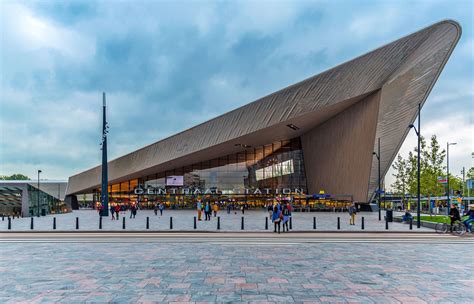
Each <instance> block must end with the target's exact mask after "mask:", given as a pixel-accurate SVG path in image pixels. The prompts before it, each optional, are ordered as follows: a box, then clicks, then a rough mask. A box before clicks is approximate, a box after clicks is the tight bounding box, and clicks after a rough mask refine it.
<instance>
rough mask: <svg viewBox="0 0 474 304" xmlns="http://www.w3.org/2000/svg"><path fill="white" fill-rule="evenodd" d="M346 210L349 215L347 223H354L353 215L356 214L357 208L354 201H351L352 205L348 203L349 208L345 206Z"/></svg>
mask: <svg viewBox="0 0 474 304" xmlns="http://www.w3.org/2000/svg"><path fill="white" fill-rule="evenodd" d="M347 212H349V215H350V219H349V225H355V216H356V212H357V209H356V207H355V205H354V203H352V205H350V206H349V208H347Z"/></svg>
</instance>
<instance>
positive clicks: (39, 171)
mask: <svg viewBox="0 0 474 304" xmlns="http://www.w3.org/2000/svg"><path fill="white" fill-rule="evenodd" d="M41 172H43V171H41V170H38V215H37V216H38V217H39V216H40V194H41V192H40V173H41Z"/></svg>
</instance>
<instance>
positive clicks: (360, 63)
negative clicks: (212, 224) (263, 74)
mask: <svg viewBox="0 0 474 304" xmlns="http://www.w3.org/2000/svg"><path fill="white" fill-rule="evenodd" d="M460 35H461V27H460V26H459V24H458V23H457V22H455V21H451V20H447V21H441V22H438V23H436V24H433V25H431V26H429V27H426V28H424V29H422V30H420V31H418V32H415V33H413V34H410V35H408V36H405V37H403V38H400V39H398V40H396V41H394V42H391V43H389V44H387V45H384V46H382V47H380V48H377V49H375V50H373V51H371V52H369V53H367V54H364V55H362V56H359V57H357V58H355V59H352V60H350V61H348V62H345V63H343V64H341V65H338V66H336V67H334V68H332V69H329V70H327V71H325V72H323V73H321V74H318V75H316V76H313V77H310V78H308V79H306V80H303V81H301V82H299V83H296V84H294V85H291V86H289V87H287V88H284V89H282V90H280V91H277V92H275V93H272V94H270V95H268V96H265V97H263V98H260V99H258V100H256V101H254V102H252V103H249V104H247V105H245V106H242V107H240V108H237V109H235V110H233V111H230V112H228V113H226V114H223V115H221V116H218V117H216V118H214V119H211V120H209V121H207V122H204V123H202V124H199V125H197V126H195V127H193V128H190V129H188V130H185V131H183V132H181V133H178V134H176V135H173V136H171V137H168V138H166V139H163V140H161V141H158V142H156V143H153V144H151V145H148V146H146V147H143V148H141V149H138V150H136V151H134V152H132V153H129V154H126V155H124V156H122V157H119V158H117V159H114V160H112V161H110V162H109V183H117V182H120V181H125V180H128V179H131V178H137V177H140V176H144V175H147V174H153V173H156V172H162V171H165V170H170V169H173V168H175V167H180V166H185V165H189V164H192V163H195V162H198V161H202V160H208V159H211V158H214V157H219V156H221V155H226V154H230V153H235V152H238V151H240V150H243V149H244V148H242V147H238V146H236V144H245V145H252V146H257V145H262V144H268V143H271V142H273V141H276V140H283V139H290V138H294V137H297V136H301V135H302V134H304V133H306V132H308V131H309V130H310V129H312V128H314V127H315V126H317V125H319V124H321V123H322V122H324V121H326V120H327V119H329V118H331V117H333V116H334V115H336V114H337V113H340V112H341V111H343V110H344V109H346V108H348V107H349V106H351V105H353V104H354V103H355V102H357V101H358V100H360V99H362V98H364V97H365V96H367V95H369V94H370V93H373V92H375V91H378V90H381V100H380V105H379V114H378V121H377V131H376V138H378V137H380V138H382V140H381V169H382V173H386V171H387V170H388V169H389V166H390V164H391V162H392V160H393V159H394V157H395V156H396V154H397V152H398V150H399V148H400V146H401V144H402V143H403V141H404V139H405V137H406V135H407V133H408V128H407V126H408V125H409V124H410V123H412V122H413V121H414V120H415V118H416V115H417V107H418V104H419V103H421V104H423V103H424V102H425V100H426V98H427V96H428V94H429V93H430V91H431V88H432V87H433V85H434V83H435V82H436V80H437V78H438V76H439V74H440V73H441V70H442V69H443V67H444V65H445V64H446V61H447V60H448V58H449V56H450V54H451V52H452V50H453V48H454V46H455V45H456V43H457V42H458V40H459V38H460ZM288 124H295V125H297V126H298V127H299V129H298V130H296V131H294V130H291V129H290V128H288V127H287V125H288ZM375 145H376V142H375V143H374V149H375V148H376V147H375ZM374 151H375V150H374ZM100 174H101V166H97V167H94V168H92V169H89V170H87V171H84V172H82V173H79V174H76V175H74V176H71V177H70V178H69V184H68V189H67V194H76V193H81V192H87V191H90V190H92V189H94V188H97V187H99V185H100ZM376 179H377V163H376V161H373V162H372V169H371V178H370V181H369V193H368V197H370V196H371V195H372V193H373V191H374V189H375V187H376V184H377V181H376Z"/></svg>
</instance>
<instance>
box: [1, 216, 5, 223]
mask: <svg viewBox="0 0 474 304" xmlns="http://www.w3.org/2000/svg"><path fill="white" fill-rule="evenodd" d="M4 220H5V215H3V214H2V222H3V221H4Z"/></svg>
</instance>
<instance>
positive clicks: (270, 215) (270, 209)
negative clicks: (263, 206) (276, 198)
mask: <svg viewBox="0 0 474 304" xmlns="http://www.w3.org/2000/svg"><path fill="white" fill-rule="evenodd" d="M267 211H268V218H270V219H271V218H272V214H273V203H271V204H268V207H267Z"/></svg>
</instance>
